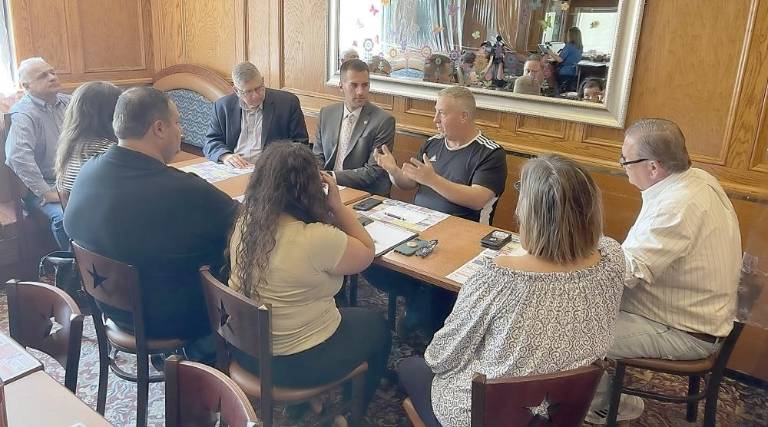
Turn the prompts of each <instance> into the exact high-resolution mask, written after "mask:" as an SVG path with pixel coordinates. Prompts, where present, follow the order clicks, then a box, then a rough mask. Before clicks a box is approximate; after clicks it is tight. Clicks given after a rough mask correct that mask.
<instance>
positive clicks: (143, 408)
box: [136, 351, 149, 427]
mask: <svg viewBox="0 0 768 427" xmlns="http://www.w3.org/2000/svg"><path fill="white" fill-rule="evenodd" d="M136 376H137V377H138V381H137V382H136V386H137V388H138V392H137V395H136V427H146V425H147V409H148V406H149V355H148V354H147V353H146V352H145V351H139V352H137V354H136Z"/></svg>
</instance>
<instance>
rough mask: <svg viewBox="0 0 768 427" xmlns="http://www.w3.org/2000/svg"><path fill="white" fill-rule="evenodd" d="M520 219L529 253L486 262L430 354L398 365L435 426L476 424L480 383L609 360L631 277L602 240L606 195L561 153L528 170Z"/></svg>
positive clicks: (609, 242)
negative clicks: (479, 377) (475, 392)
mask: <svg viewBox="0 0 768 427" xmlns="http://www.w3.org/2000/svg"><path fill="white" fill-rule="evenodd" d="M518 184H520V185H519V186H518V185H516V186H515V187H516V188H519V192H520V195H519V200H518V204H517V211H516V214H517V217H518V220H519V223H520V244H521V246H522V248H523V249H525V251H526V253H525V254H523V255H517V256H500V257H497V258H495V259H490V258H489V259H487V260H486V262H485V266H484V268H482V269H481V270H480V271H478V272H477V273H476V274H475V275H474V276H473V277H472V278H470V279H469V281H467V283H466V284H465V285H464V286H463V287H462V288H461V291H460V292H459V295H458V299H457V301H456V305H455V306H454V309H453V312H452V313H451V314H450V316H449V317H448V319H447V320H446V322H445V326H444V327H443V328H442V329H441V330H439V331H438V332H437V333H436V334H435V337H434V339H433V340H432V342H431V343H430V345H429V346H428V347H427V350H426V352H425V354H424V358H423V359H422V358H409V359H406V360H404V361H403V362H402V363H401V364H400V366H399V367H398V373H399V375H400V381H401V383H402V384H403V386H404V387H405V389H406V391H407V392H408V394H409V395H410V397H411V399H412V401H413V403H414V406H415V407H416V409H417V412H418V413H419V415H420V416H421V418H422V419H423V420H424V421H425V422H426V424H427V425H429V426H439V425H443V426H469V425H470V415H471V413H470V412H471V383H472V375H473V374H474V373H476V372H478V373H482V374H485V375H486V376H487V377H488V379H493V378H501V377H519V376H525V375H536V374H548V373H552V372H558V371H564V370H569V369H574V368H577V367H580V366H585V365H588V364H590V363H592V362H593V361H595V360H596V359H600V358H602V357H604V356H605V354H606V351H607V349H608V347H609V345H610V344H611V341H612V339H613V338H612V337H613V327H614V321H615V318H616V314H617V312H618V310H619V302H620V299H621V292H622V286H623V281H622V279H623V277H624V269H625V266H624V255H623V253H622V251H621V247H620V246H619V244H618V243H617V242H616V241H615V240H613V239H610V238H608V237H604V236H602V223H603V220H602V216H603V214H602V204H601V198H600V191H599V189H598V188H597V186H596V185H595V183H594V181H592V178H591V177H590V176H589V174H588V173H587V172H586V171H585V170H584V169H583V168H581V167H580V166H579V165H577V164H576V163H575V162H573V161H571V160H569V159H566V158H564V157H562V156H556V155H545V156H541V157H539V158H536V159H532V160H529V161H528V162H527V163H526V164H525V166H523V169H522V175H521V181H520V182H519V183H518Z"/></svg>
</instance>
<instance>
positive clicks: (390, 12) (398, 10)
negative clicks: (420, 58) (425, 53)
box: [381, 0, 467, 53]
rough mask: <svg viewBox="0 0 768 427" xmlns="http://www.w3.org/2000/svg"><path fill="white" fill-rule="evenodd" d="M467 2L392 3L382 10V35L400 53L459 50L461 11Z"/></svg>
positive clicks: (397, 0)
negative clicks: (424, 50) (405, 50)
mask: <svg viewBox="0 0 768 427" xmlns="http://www.w3.org/2000/svg"><path fill="white" fill-rule="evenodd" d="M466 3H467V0H391V1H390V2H389V5H387V6H385V7H384V8H383V10H382V13H383V15H384V17H383V19H382V30H381V34H384V42H385V43H386V45H387V46H389V47H396V48H398V49H399V50H400V51H401V52H402V51H403V48H407V49H408V51H420V50H421V49H423V48H425V47H428V48H429V49H430V50H431V51H432V52H435V53H437V52H443V53H447V52H450V51H452V50H454V49H455V50H457V51H460V50H461V47H462V32H463V19H462V17H463V11H464V8H465V7H466Z"/></svg>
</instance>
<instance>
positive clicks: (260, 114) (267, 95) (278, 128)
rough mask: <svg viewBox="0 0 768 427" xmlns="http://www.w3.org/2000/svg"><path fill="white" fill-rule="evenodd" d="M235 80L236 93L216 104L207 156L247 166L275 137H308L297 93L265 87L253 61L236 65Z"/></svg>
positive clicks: (233, 73)
mask: <svg viewBox="0 0 768 427" xmlns="http://www.w3.org/2000/svg"><path fill="white" fill-rule="evenodd" d="M232 82H233V83H234V87H235V93H233V94H230V95H227V96H224V97H222V98H220V99H219V100H218V101H216V102H215V103H214V104H213V116H212V117H211V124H210V126H209V127H208V134H206V135H205V145H204V146H203V153H204V154H205V157H207V158H208V159H210V160H213V161H214V162H221V163H225V164H228V165H230V166H234V167H247V166H249V165H251V164H253V163H254V162H255V161H256V159H257V158H258V157H259V155H260V154H261V152H262V151H263V150H264V149H265V148H266V147H267V145H269V144H270V143H271V142H272V141H276V140H291V141H299V142H304V143H307V142H308V141H309V136H308V135H307V125H306V124H305V123H304V114H303V113H302V112H301V105H300V104H299V98H297V97H296V95H293V94H291V93H288V92H285V91H281V90H275V89H268V88H266V87H265V86H264V77H262V75H261V73H260V72H259V69H258V68H256V66H255V65H253V64H251V63H250V62H241V63H239V64H237V65H235V68H234V69H232Z"/></svg>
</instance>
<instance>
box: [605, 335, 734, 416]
mask: <svg viewBox="0 0 768 427" xmlns="http://www.w3.org/2000/svg"><path fill="white" fill-rule="evenodd" d="M743 328H744V324H743V323H740V322H733V329H731V333H730V334H728V336H727V337H726V338H725V340H724V341H723V343H722V345H721V346H720V349H719V350H718V351H717V352H715V353H714V354H712V355H711V356H709V357H707V358H706V359H699V360H664V359H650V358H636V359H620V360H616V373H615V374H614V375H613V380H612V381H611V396H610V406H609V409H608V418H607V420H606V421H607V424H608V425H609V426H615V425H617V424H616V417H617V416H618V412H619V400H620V398H621V393H625V394H630V395H634V396H640V397H643V398H647V399H653V400H658V401H661V402H668V403H685V404H686V419H687V420H688V421H689V422H695V421H696V418H697V415H698V409H699V401H700V400H703V399H706V402H705V404H704V424H703V425H704V426H705V427H708V426H714V425H715V412H716V411H717V397H718V393H719V391H720V382H721V381H722V380H723V376H724V375H725V367H726V366H727V365H728V359H729V358H730V357H731V353H732V352H733V348H734V347H735V345H736V341H737V340H738V339H739V335H740V334H741V330H742V329H743ZM627 367H630V368H638V369H645V370H649V371H653V372H663V373H666V374H671V375H678V376H681V377H688V394H687V395H686V396H670V395H665V394H661V393H656V392H652V391H645V390H640V389H637V388H632V387H625V386H624V373H625V372H626V368H627ZM702 378H704V380H705V382H704V391H700V385H701V379H702Z"/></svg>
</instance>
